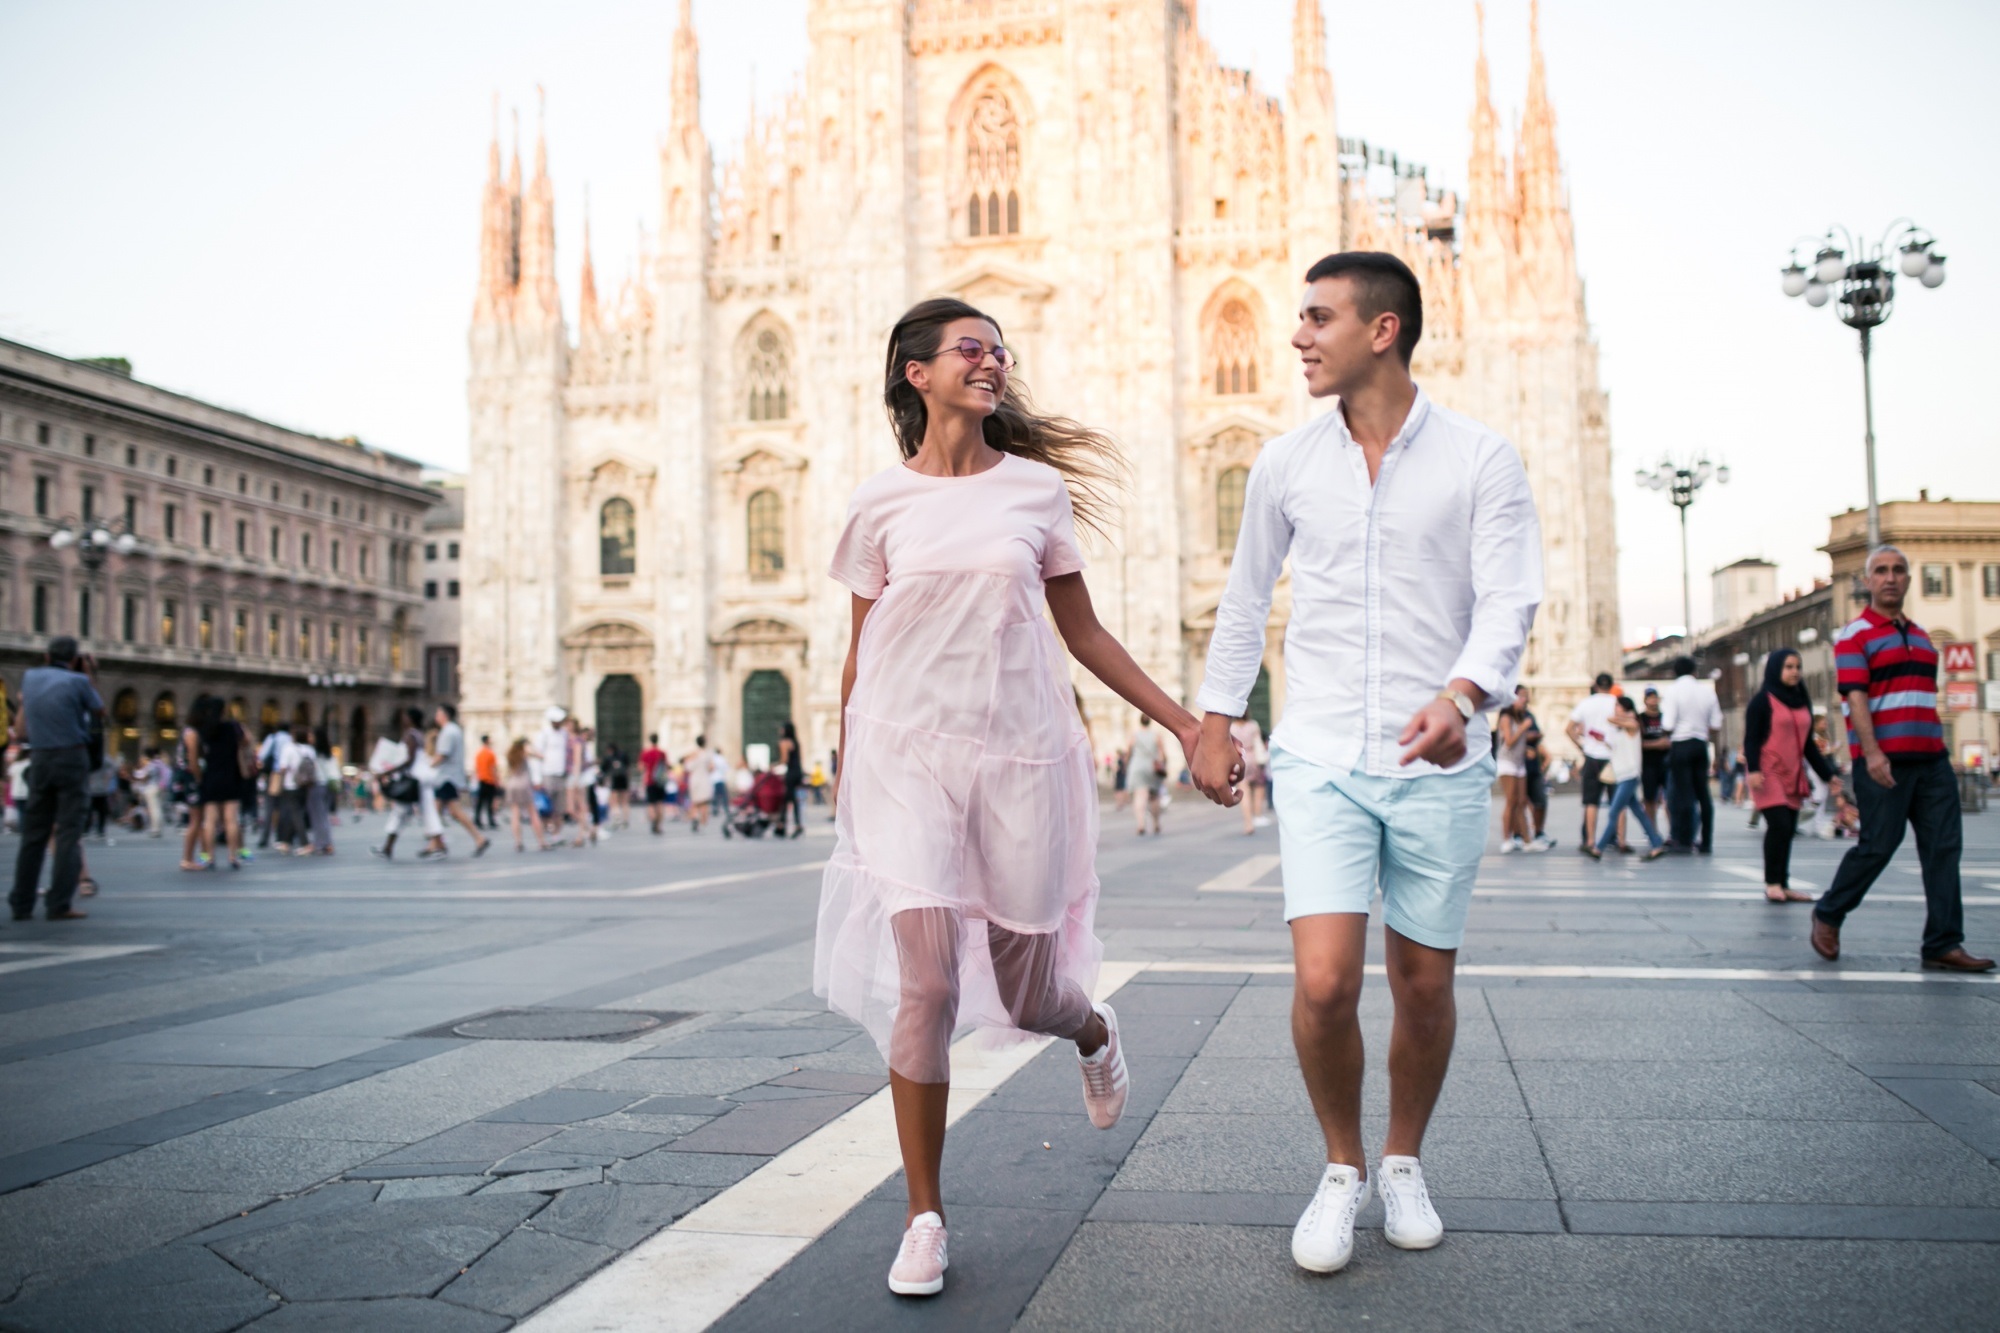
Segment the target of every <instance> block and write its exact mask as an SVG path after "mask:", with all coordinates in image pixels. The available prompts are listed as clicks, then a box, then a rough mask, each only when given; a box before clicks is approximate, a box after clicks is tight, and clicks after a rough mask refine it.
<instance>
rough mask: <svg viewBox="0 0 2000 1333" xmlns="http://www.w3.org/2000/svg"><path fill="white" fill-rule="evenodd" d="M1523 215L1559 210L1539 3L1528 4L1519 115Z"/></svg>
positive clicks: (1553, 125)
mask: <svg viewBox="0 0 2000 1333" xmlns="http://www.w3.org/2000/svg"><path fill="white" fill-rule="evenodd" d="M1521 154H1522V158H1523V165H1524V167H1525V168H1526V173H1527V174H1526V175H1525V176H1524V177H1523V179H1522V182H1521V201H1522V205H1523V212H1524V214H1525V215H1528V216H1537V217H1547V216H1550V215H1553V214H1554V213H1556V212H1558V211H1560V210H1561V207H1562V162H1561V160H1560V159H1559V157H1558V155H1557V153H1556V113H1555V109H1554V108H1553V107H1551V106H1550V105H1549V87H1548V72H1547V70H1546V69H1545V68H1544V67H1543V64H1542V34H1541V3H1540V0H1529V4H1528V104H1527V108H1526V109H1525V111H1524V112H1523V113H1522V116H1521Z"/></svg>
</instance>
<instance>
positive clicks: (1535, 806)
mask: <svg viewBox="0 0 2000 1333" xmlns="http://www.w3.org/2000/svg"><path fill="white" fill-rule="evenodd" d="M1533 697H1534V696H1533V695H1531V694H1530V693H1529V692H1528V687H1527V686H1526V685H1516V686H1515V687H1514V698H1515V700H1516V701H1517V702H1518V703H1519V704H1520V705H1521V711H1522V712H1524V713H1526V714H1527V715H1528V748H1527V749H1526V750H1524V751H1523V752H1522V756H1521V758H1522V762H1523V763H1524V764H1525V765H1526V766H1527V769H1528V776H1527V780H1526V782H1525V784H1524V785H1525V786H1526V788H1527V792H1528V817H1529V819H1530V820H1531V821H1532V823H1533V825H1534V830H1535V836H1534V837H1533V838H1531V839H1529V840H1528V847H1527V850H1528V851H1531V852H1552V851H1554V850H1555V849H1556V840H1555V839H1554V838H1551V837H1550V836H1549V780H1548V756H1547V755H1546V754H1545V753H1543V750H1542V742H1543V736H1542V724H1541V722H1540V721H1538V720H1537V719H1536V717H1535V713H1534V710H1533V709H1531V708H1529V707H1528V704H1529V703H1530V702H1531V701H1532V699H1533Z"/></svg>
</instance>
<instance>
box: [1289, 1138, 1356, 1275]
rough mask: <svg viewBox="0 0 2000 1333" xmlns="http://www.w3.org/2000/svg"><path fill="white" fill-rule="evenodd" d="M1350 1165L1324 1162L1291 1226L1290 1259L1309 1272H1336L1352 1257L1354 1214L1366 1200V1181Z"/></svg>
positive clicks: (1345, 1265)
mask: <svg viewBox="0 0 2000 1333" xmlns="http://www.w3.org/2000/svg"><path fill="white" fill-rule="evenodd" d="M1360 1176H1361V1173H1360V1172H1358V1171H1356V1170H1355V1169H1354V1168H1353V1167H1351V1166H1341V1165H1339V1164H1338V1163H1331V1162H1330V1163H1328V1164H1327V1168H1326V1173H1325V1174H1324V1175H1322V1176H1321V1177H1320V1178H1319V1190H1318V1192H1317V1193H1315V1194H1314V1195H1313V1201H1312V1202H1311V1203H1310V1204H1308V1205H1307V1206H1306V1210H1305V1213H1304V1214H1303V1215H1301V1216H1300V1218H1299V1224H1298V1225H1297V1226H1295V1227H1293V1228H1292V1262H1293V1263H1295V1264H1297V1265H1298V1266H1299V1267H1300V1268H1303V1269H1306V1270H1307V1271H1308V1272H1313V1273H1338V1272H1339V1271H1340V1270H1341V1269H1343V1268H1345V1267H1347V1261H1348V1260H1349V1259H1352V1258H1353V1257H1354V1215H1355V1214H1356V1213H1358V1212H1360V1211H1361V1210H1362V1208H1363V1207H1365V1206H1366V1205H1367V1203H1368V1186H1369V1182H1368V1181H1367V1180H1365V1179H1362V1178H1360Z"/></svg>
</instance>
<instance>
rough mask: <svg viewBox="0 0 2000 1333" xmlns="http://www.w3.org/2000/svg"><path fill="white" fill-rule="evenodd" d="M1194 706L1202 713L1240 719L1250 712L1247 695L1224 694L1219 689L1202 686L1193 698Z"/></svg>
mask: <svg viewBox="0 0 2000 1333" xmlns="http://www.w3.org/2000/svg"><path fill="white" fill-rule="evenodd" d="M1194 706H1195V707H1196V708H1197V709H1199V710H1200V711H1202V712H1204V713H1220V714H1222V715H1223V716H1224V717H1242V716H1243V714H1245V713H1246V712H1248V711H1249V710H1250V696H1249V695H1247V694H1225V693H1223V692H1222V691H1221V690H1219V689H1215V688H1213V687H1211V686H1207V685H1204V686H1202V687H1201V690H1200V692H1199V693H1197V694H1196V695H1195V696H1194Z"/></svg>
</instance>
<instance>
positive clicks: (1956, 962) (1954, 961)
mask: <svg viewBox="0 0 2000 1333" xmlns="http://www.w3.org/2000/svg"><path fill="white" fill-rule="evenodd" d="M1924 966H1925V967H1929V968H1935V969H1937V970H1938V971H1940V972H1991V971H1992V970H1993V960H1992V959H1991V958H1974V957H1973V956H1972V955H1971V954H1969V953H1967V952H1966V951H1965V949H1964V947H1963V946H1960V947H1959V948H1956V949H1953V950H1952V951H1951V952H1950V953H1941V954H1939V955H1938V956H1937V957H1935V958H1926V959H1924Z"/></svg>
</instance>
